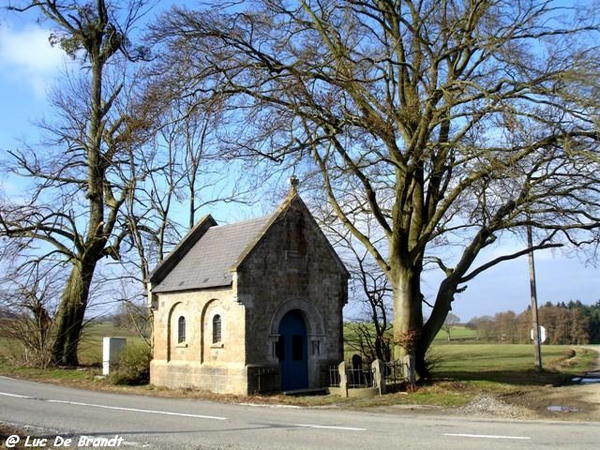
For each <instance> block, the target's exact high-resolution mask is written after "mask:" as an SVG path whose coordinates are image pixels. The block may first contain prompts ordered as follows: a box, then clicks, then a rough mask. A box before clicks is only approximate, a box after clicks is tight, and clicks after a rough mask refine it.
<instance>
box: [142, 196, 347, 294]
mask: <svg viewBox="0 0 600 450" xmlns="http://www.w3.org/2000/svg"><path fill="white" fill-rule="evenodd" d="M294 202H296V203H298V204H299V205H301V207H302V208H303V209H304V210H306V212H307V215H308V217H309V218H310V219H311V220H310V222H311V223H312V226H313V227H314V229H316V230H318V232H319V233H320V234H321V235H322V238H323V241H324V244H325V245H326V246H327V248H328V249H329V251H330V253H331V255H332V257H333V258H334V259H335V261H336V263H337V265H338V266H339V267H340V270H341V271H342V272H344V274H345V276H346V277H349V273H348V271H347V269H346V267H345V266H344V264H343V262H342V261H341V259H340V258H339V256H338V255H337V253H336V252H335V250H334V249H333V247H332V246H331V244H330V243H329V241H328V240H327V238H326V237H325V235H323V234H322V232H321V231H320V229H319V226H318V225H317V223H316V222H315V220H314V218H313V217H312V215H311V214H310V212H309V211H308V208H307V207H306V205H305V204H304V202H303V201H302V199H301V198H300V196H299V195H298V194H297V192H296V190H295V189H293V190H292V191H291V192H290V194H289V195H288V197H287V199H286V200H285V202H284V203H283V204H282V205H281V206H280V207H279V208H278V209H277V211H275V212H274V213H273V214H271V215H270V216H265V217H259V218H257V219H252V220H247V221H243V222H237V223H233V224H230V225H217V223H216V222H215V220H214V219H213V218H212V217H211V216H207V217H205V218H204V219H202V220H201V221H200V222H198V224H196V225H195V226H194V228H193V229H192V230H191V231H190V232H189V233H188V234H187V235H186V236H185V237H184V238H183V240H182V241H181V242H180V243H179V244H178V245H177V247H175V249H173V251H172V252H171V253H169V255H167V257H166V258H165V259H164V260H163V261H162V262H161V263H160V264H159V265H158V266H157V267H156V268H155V269H154V271H152V273H151V274H150V277H149V278H150V283H151V285H152V292H155V293H161V292H163V293H164V292H176V291H187V290H198V289H206V288H214V287H222V286H229V285H231V282H232V280H233V272H234V271H235V270H236V269H237V268H238V267H239V266H240V264H242V263H243V261H244V260H245V259H246V258H247V257H248V256H249V255H250V254H251V253H252V251H253V250H254V249H255V248H256V246H257V245H258V243H259V242H260V241H261V239H262V238H263V237H264V235H265V233H266V232H267V230H268V229H269V228H270V227H271V225H273V223H274V222H275V221H277V220H278V219H279V218H280V217H281V216H282V215H283V214H285V212H286V211H287V210H288V208H289V207H290V205H291V204H292V203H294Z"/></svg>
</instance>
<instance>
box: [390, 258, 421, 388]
mask: <svg viewBox="0 0 600 450" xmlns="http://www.w3.org/2000/svg"><path fill="white" fill-rule="evenodd" d="M394 279H395V282H393V283H392V285H393V294H394V359H395V360H400V361H402V362H403V363H404V364H406V365H407V368H408V373H407V375H408V381H409V383H410V384H415V383H416V380H417V374H418V371H419V366H420V365H421V364H420V361H419V358H420V357H421V351H420V347H421V328H422V327H423V311H422V306H421V285H420V283H421V276H420V271H419V270H418V269H414V268H401V269H397V270H396V271H395V276H394Z"/></svg>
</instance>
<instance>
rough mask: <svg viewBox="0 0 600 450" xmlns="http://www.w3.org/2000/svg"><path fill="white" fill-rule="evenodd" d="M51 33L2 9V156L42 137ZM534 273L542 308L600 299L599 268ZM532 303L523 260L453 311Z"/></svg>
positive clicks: (53, 73)
mask: <svg viewBox="0 0 600 450" xmlns="http://www.w3.org/2000/svg"><path fill="white" fill-rule="evenodd" d="M161 6H162V5H161ZM48 34H49V31H48V30H47V29H44V28H42V27H41V26H40V25H37V24H36V23H35V21H34V20H33V19H32V16H30V15H25V16H19V15H15V14H8V13H7V12H6V11H3V10H0V99H1V105H2V106H1V108H0V157H1V158H4V157H5V156H6V153H5V152H6V150H9V149H12V148H17V147H19V146H20V145H21V144H20V142H21V141H23V140H26V141H28V142H30V143H33V144H35V143H37V141H38V139H37V136H38V133H37V130H36V128H35V126H34V125H33V123H34V122H35V121H36V120H38V119H40V118H42V117H43V116H47V117H51V114H52V111H51V110H49V108H48V104H47V101H46V91H47V89H48V87H49V86H51V85H52V83H53V82H54V80H55V79H56V77H57V76H58V74H59V73H60V69H61V67H62V66H63V65H64V64H66V63H68V60H67V59H66V58H65V57H64V55H63V54H62V52H61V51H60V50H59V49H56V48H52V47H51V46H50V45H49V43H48ZM0 183H1V185H0V188H1V189H3V190H4V191H5V193H8V192H10V193H11V194H18V184H15V183H14V182H10V183H9V182H8V180H7V179H6V178H5V177H4V176H3V175H2V174H0ZM232 208H238V207H236V206H232ZM232 213H233V212H232ZM262 214H264V211H263V210H259V211H257V212H256V215H262ZM507 245H509V244H507ZM536 272H537V281H538V300H539V302H540V304H543V303H545V302H547V301H551V302H553V303H555V302H558V301H569V300H581V301H582V302H584V303H595V302H596V301H597V300H598V299H600V276H599V275H600V271H599V269H595V268H593V267H590V266H587V265H586V264H584V263H583V262H582V261H579V260H578V259H577V258H572V259H567V258H565V257H564V256H562V255H561V254H560V253H552V252H551V251H546V252H539V253H537V254H536ZM436 287H437V286H436V283H435V277H434V276H431V275H429V274H426V276H425V281H424V293H425V295H426V297H427V298H429V299H431V298H432V297H433V295H434V290H435V288H436ZM529 301H530V296H529V272H528V265H527V259H526V258H521V259H518V260H515V261H512V262H508V263H504V264H503V265H500V266H498V267H496V268H493V269H491V270H490V271H488V272H487V273H484V274H482V275H481V276H479V277H478V278H477V279H476V280H474V281H472V282H471V283H470V284H469V287H468V289H467V291H466V292H465V293H463V294H460V295H458V296H457V300H456V301H455V303H454V313H455V314H457V315H458V316H459V317H460V318H461V319H462V320H468V319H469V318H472V317H473V316H481V315H486V314H489V315H493V314H494V313H496V312H501V311H506V310H509V309H511V310H513V311H515V312H521V311H523V310H524V309H526V308H527V305H528V304H529Z"/></svg>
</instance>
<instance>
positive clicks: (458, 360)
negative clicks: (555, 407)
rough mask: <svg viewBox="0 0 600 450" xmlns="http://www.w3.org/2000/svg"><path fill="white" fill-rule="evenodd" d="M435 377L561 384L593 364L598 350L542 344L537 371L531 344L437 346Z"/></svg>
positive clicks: (432, 352) (434, 351)
mask: <svg viewBox="0 0 600 450" xmlns="http://www.w3.org/2000/svg"><path fill="white" fill-rule="evenodd" d="M430 355H431V358H432V359H434V360H437V364H435V366H434V373H435V375H436V377H438V378H441V379H455V380H463V381H480V382H492V383H493V382H496V383H508V384H520V385H543V384H547V383H558V382H561V381H562V380H563V379H568V378H570V377H572V376H573V375H575V374H578V373H581V372H582V371H584V370H585V369H586V368H588V367H590V365H591V364H592V363H593V360H594V358H595V353H594V352H592V351H590V350H585V349H583V348H579V347H571V346H565V345H543V346H542V367H543V369H544V370H543V371H542V372H541V373H539V372H537V371H536V370H535V362H534V353H533V346H532V345H518V344H454V345H434V346H433V347H432V349H431V350H430Z"/></svg>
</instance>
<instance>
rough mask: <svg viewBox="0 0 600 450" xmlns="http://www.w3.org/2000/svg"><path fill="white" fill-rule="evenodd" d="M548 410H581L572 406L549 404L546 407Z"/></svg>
mask: <svg viewBox="0 0 600 450" xmlns="http://www.w3.org/2000/svg"><path fill="white" fill-rule="evenodd" d="M546 409H547V410H548V411H552V412H578V411H579V410H578V409H577V408H573V407H572V406H558V405H556V406H548V408H546Z"/></svg>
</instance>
